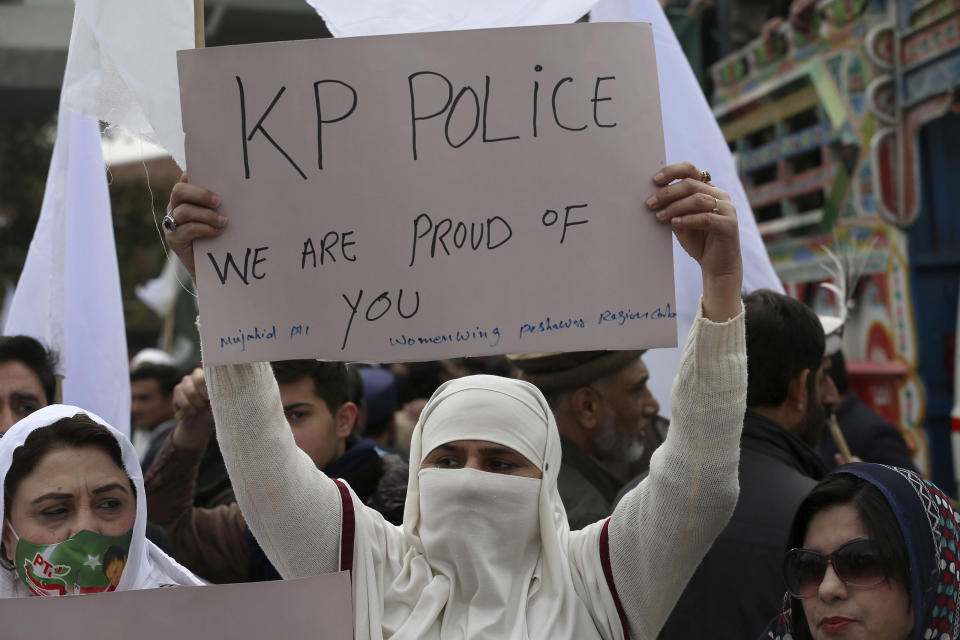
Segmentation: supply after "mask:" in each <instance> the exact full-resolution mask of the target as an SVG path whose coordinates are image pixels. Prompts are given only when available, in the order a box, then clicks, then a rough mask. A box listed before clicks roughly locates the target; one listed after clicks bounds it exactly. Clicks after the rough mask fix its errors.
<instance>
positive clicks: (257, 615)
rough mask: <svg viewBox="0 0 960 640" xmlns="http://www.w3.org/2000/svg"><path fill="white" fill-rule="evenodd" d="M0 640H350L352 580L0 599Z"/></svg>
mask: <svg viewBox="0 0 960 640" xmlns="http://www.w3.org/2000/svg"><path fill="white" fill-rule="evenodd" d="M0 620H3V621H4V628H3V638H4V640H35V638H36V637H37V635H38V634H41V635H43V636H44V637H57V638H70V639H71V640H103V638H117V639H118V640H119V639H121V638H137V640H171V639H173V638H176V639H177V640H234V639H235V638H316V639H317V640H351V639H352V638H353V600H352V598H351V592H350V573H349V572H347V571H342V572H340V573H330V574H326V575H321V576H316V577H313V578H301V579H298V580H281V581H276V582H251V583H246V584H227V585H216V586H209V587H170V588H161V589H144V590H140V591H117V592H115V593H101V594H94V595H83V596H60V597H57V598H42V597H31V598H6V599H0Z"/></svg>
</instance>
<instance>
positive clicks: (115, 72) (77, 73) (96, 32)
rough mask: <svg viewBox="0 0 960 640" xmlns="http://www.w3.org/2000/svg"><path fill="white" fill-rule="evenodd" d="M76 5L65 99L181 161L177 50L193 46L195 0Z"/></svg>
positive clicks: (78, 0) (89, 0)
mask: <svg viewBox="0 0 960 640" xmlns="http://www.w3.org/2000/svg"><path fill="white" fill-rule="evenodd" d="M74 4H75V5H76V9H75V11H74V16H73V34H72V35H71V37H70V55H69V57H68V59H67V69H66V72H65V74H64V79H63V91H62V93H61V102H62V104H63V105H64V106H66V107H68V108H70V109H72V110H74V111H76V112H78V113H83V114H86V115H88V116H90V117H92V118H96V119H98V120H102V121H104V122H107V123H109V124H111V125H118V126H120V127H123V128H124V129H126V130H127V131H128V132H130V133H132V134H133V135H135V136H138V137H140V138H142V139H144V140H147V141H148V142H152V143H153V144H158V145H160V146H161V147H163V148H164V149H166V150H167V152H168V153H170V155H171V156H173V159H174V160H176V162H177V164H178V165H180V167H181V168H183V167H184V166H185V160H184V152H183V126H182V124H181V121H180V91H179V88H180V84H179V80H178V77H177V57H176V52H177V51H178V50H179V49H192V48H193V2H192V1H191V0H123V2H115V1H114V2H108V1H106V0H74Z"/></svg>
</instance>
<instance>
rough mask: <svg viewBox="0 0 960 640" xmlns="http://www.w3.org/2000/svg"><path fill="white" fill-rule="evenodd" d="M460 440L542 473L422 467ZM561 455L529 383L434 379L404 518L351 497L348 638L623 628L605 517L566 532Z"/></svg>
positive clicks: (592, 634)
mask: <svg viewBox="0 0 960 640" xmlns="http://www.w3.org/2000/svg"><path fill="white" fill-rule="evenodd" d="M455 440H486V441H490V442H495V443H497V444H501V445H504V446H507V447H510V448H512V449H514V450H516V451H518V452H519V453H521V454H523V455H524V457H526V458H527V459H529V460H530V461H531V462H533V463H534V464H535V465H537V467H538V468H539V469H540V470H541V472H542V474H543V478H542V480H536V479H531V478H522V477H516V476H507V475H502V474H495V473H488V472H484V471H477V470H473V469H457V470H444V469H425V470H424V471H420V470H419V466H420V463H421V462H422V460H423V459H424V458H425V457H426V455H427V454H429V453H430V451H431V450H432V449H433V448H435V447H436V446H438V445H440V444H444V443H446V442H451V441H455ZM560 455H561V454H560V436H559V433H558V431H557V426H556V423H555V421H554V418H553V412H552V411H551V410H550V407H549V406H548V405H547V402H546V400H545V399H544V397H543V395H542V394H541V393H540V391H539V390H538V389H537V388H536V387H535V386H533V385H531V384H529V383H526V382H522V381H519V380H512V379H509V378H500V377H496V376H469V377H466V378H460V379H457V380H453V381H450V382H447V383H446V384H444V385H443V386H441V387H440V388H439V389H437V391H436V393H434V394H433V397H432V398H431V399H430V401H429V402H428V403H427V405H426V406H425V407H424V409H423V412H422V413H421V415H420V421H419V422H418V423H417V426H416V428H415V429H414V431H413V438H412V441H411V445H410V461H411V464H410V478H409V484H408V487H407V501H406V506H405V511H404V518H403V526H402V527H394V526H393V525H390V524H389V523H386V522H385V521H384V520H383V519H382V518H381V517H379V515H378V514H375V512H372V511H371V510H369V509H364V508H363V507H362V503H361V502H360V501H359V500H358V499H357V498H356V496H355V495H354V496H353V506H354V512H355V522H356V534H355V537H354V539H353V542H354V553H353V580H354V600H355V602H354V612H355V614H354V615H355V623H356V624H355V637H356V638H382V637H394V638H398V639H400V638H410V639H414V638H441V637H456V638H506V637H509V638H527V637H530V638H578V639H584V638H604V639H612V638H623V629H622V626H621V622H620V619H619V617H618V615H617V611H616V604H615V602H614V598H613V595H612V594H611V592H610V589H609V587H608V585H607V581H606V578H605V577H604V574H603V568H602V565H601V559H600V548H599V542H598V541H599V537H600V527H601V526H602V524H599V523H598V524H596V525H592V526H591V527H588V528H587V529H584V530H582V531H577V532H573V533H571V531H570V528H569V525H568V524H567V517H566V513H565V511H564V508H563V504H562V503H561V501H560V495H559V493H558V492H557V474H558V472H559V470H560ZM421 483H423V490H421ZM457 497H460V498H461V500H459V501H457V500H456V498H457ZM421 504H423V505H424V506H426V507H427V508H428V509H430V510H431V513H430V514H429V516H428V517H424V516H423V514H422V513H421ZM435 509H436V510H439V512H436V513H435V512H433V510H435ZM491 513H494V514H497V515H498V516H499V517H500V518H501V520H496V521H493V522H491V521H490V520H489V519H488V518H486V517H485V516H489V515H490V514H491ZM345 522H346V518H345ZM424 527H431V530H430V531H425V530H424ZM498 536H499V537H500V538H499V539H497V538H498ZM345 541H346V540H345ZM425 546H426V549H425ZM451 574H455V575H456V576H457V578H456V579H451V578H452V575H451ZM466 574H469V575H466Z"/></svg>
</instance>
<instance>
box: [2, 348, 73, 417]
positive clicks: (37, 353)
mask: <svg viewBox="0 0 960 640" xmlns="http://www.w3.org/2000/svg"><path fill="white" fill-rule="evenodd" d="M58 361H59V358H58V357H57V354H56V352H55V351H53V350H52V349H47V348H46V347H44V346H43V344H41V343H40V342H39V341H38V340H35V339H34V338H31V337H30V336H0V364H2V363H6V362H20V363H22V364H24V365H25V366H26V367H27V368H28V369H30V370H31V371H33V373H34V375H36V376H37V378H38V379H39V380H40V386H41V387H43V392H44V393H45V394H46V396H47V397H46V399H45V403H44V404H52V403H53V400H54V395H55V394H56V389H57V378H56V373H55V372H56V369H57V363H58Z"/></svg>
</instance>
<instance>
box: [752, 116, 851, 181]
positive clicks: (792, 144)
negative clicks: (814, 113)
mask: <svg viewBox="0 0 960 640" xmlns="http://www.w3.org/2000/svg"><path fill="white" fill-rule="evenodd" d="M837 138H838V136H837V135H835V134H833V133H831V131H830V123H829V122H823V123H820V124H817V125H814V126H812V127H809V128H808V129H804V130H803V131H799V132H797V133H794V134H792V135H789V136H786V137H783V138H780V139H779V140H776V141H774V142H769V143H767V144H765V145H763V146H761V147H757V148H756V149H754V150H753V151H748V152H747V153H744V154H743V155H742V156H741V157H740V171H741V172H746V171H754V170H756V169H759V168H761V167H766V166H769V165H771V164H773V163H774V162H776V161H778V160H780V159H782V158H787V157H790V156H794V155H797V154H798V153H804V152H806V151H810V150H811V149H817V148H819V147H821V146H823V145H825V144H830V143H832V142H834V141H836V140H837Z"/></svg>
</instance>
